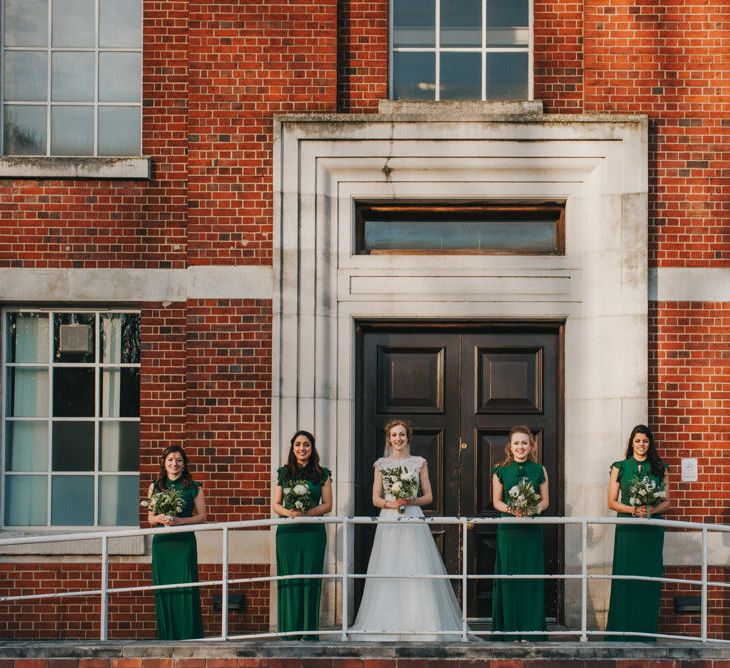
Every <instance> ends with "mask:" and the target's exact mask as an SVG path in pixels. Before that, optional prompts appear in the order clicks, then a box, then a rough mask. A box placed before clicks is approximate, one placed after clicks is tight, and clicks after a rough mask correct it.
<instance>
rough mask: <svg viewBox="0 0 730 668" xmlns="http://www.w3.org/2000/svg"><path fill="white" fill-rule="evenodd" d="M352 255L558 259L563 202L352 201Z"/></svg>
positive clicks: (561, 250) (562, 237)
mask: <svg viewBox="0 0 730 668" xmlns="http://www.w3.org/2000/svg"><path fill="white" fill-rule="evenodd" d="M355 225H356V248H355V252H356V253H357V254H358V255H384V254H401V255H403V254H409V253H413V254H416V253H422V254H431V255H439V254H441V255H449V254H452V255H477V254H482V255H562V254H564V253H565V203H564V202H533V201H527V202H514V201H512V202H508V201H498V202H495V201H487V202H458V201H456V202H423V201H421V202H392V201H389V202H356V203H355Z"/></svg>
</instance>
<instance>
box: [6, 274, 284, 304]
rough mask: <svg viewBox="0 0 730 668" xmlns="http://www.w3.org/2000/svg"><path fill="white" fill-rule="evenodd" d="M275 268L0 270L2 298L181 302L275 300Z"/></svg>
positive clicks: (106, 301) (17, 300) (18, 300)
mask: <svg viewBox="0 0 730 668" xmlns="http://www.w3.org/2000/svg"><path fill="white" fill-rule="evenodd" d="M273 281H274V271H273V269H272V267H270V266H259V265H243V266H238V267H230V266H195V267H189V268H188V269H17V268H12V269H11V268H0V300H1V301H3V302H5V303H8V302H34V303H49V302H56V301H63V302H69V301H71V302H94V303H97V304H110V303H115V302H126V303H135V302H157V301H169V302H181V301H185V300H186V299H271V298H272V297H273V293H274V286H273Z"/></svg>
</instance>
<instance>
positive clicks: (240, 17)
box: [188, 0, 337, 265]
mask: <svg viewBox="0 0 730 668" xmlns="http://www.w3.org/2000/svg"><path fill="white" fill-rule="evenodd" d="M189 8H190V35H189V40H190V62H189V68H190V69H189V76H190V81H189V87H190V97H189V101H188V103H189V110H190V115H189V133H190V134H189V144H188V150H189V160H190V163H189V166H190V171H189V193H188V204H189V207H190V210H189V214H188V215H189V227H188V241H189V256H188V259H189V263H190V264H191V265H195V264H235V265H239V264H271V262H272V252H273V250H272V222H271V215H272V197H271V185H272V165H273V158H272V155H273V154H272V149H273V144H272V138H273V137H272V128H273V122H272V118H273V115H274V114H277V113H287V112H315V111H335V110H336V99H337V66H336V63H337V51H336V50H337V3H336V2H335V0H311V1H306V2H302V1H300V0H287V1H284V2H275V3H274V2H270V1H269V0H251V1H248V2H237V3H232V2H228V1H226V2H190V3H189Z"/></svg>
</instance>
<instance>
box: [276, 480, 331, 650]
mask: <svg viewBox="0 0 730 668" xmlns="http://www.w3.org/2000/svg"><path fill="white" fill-rule="evenodd" d="M277 474H278V477H277V485H280V486H282V487H286V483H287V468H286V466H282V467H281V468H279V470H278V471H277ZM330 476H331V473H330V471H329V470H328V469H326V468H323V469H322V477H321V479H320V480H318V481H316V482H314V481H311V480H307V481H306V483H307V487H308V488H309V493H310V495H311V497H312V503H313V504H314V505H318V504H319V503H320V500H321V498H322V486H323V485H324V484H325V483H326V482H327V480H328V479H329V478H330ZM326 545H327V534H326V532H325V527H324V524H304V523H298V522H297V519H296V518H291V519H289V521H288V522H287V523H286V524H280V525H279V526H277V527H276V574H277V575H299V574H307V573H322V571H323V568H324V550H325V547H326ZM321 593H322V580H321V579H319V578H301V579H298V578H297V579H293V580H281V581H279V582H278V591H277V600H278V606H279V612H278V614H279V631H280V632H282V633H284V632H292V631H318V630H319V605H320V598H321ZM300 637H303V638H304V639H305V640H313V639H315V640H316V639H317V636H316V635H305V636H297V635H294V636H287V638H289V639H294V640H296V639H299V638H300Z"/></svg>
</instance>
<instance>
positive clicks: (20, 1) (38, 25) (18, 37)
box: [5, 0, 48, 46]
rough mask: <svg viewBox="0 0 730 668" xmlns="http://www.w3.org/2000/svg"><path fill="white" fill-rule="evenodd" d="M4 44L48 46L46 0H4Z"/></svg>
mask: <svg viewBox="0 0 730 668" xmlns="http://www.w3.org/2000/svg"><path fill="white" fill-rule="evenodd" d="M5 46H48V0H5Z"/></svg>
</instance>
